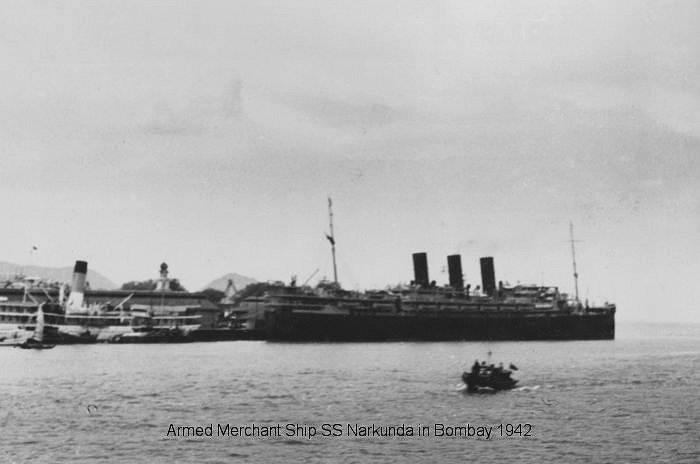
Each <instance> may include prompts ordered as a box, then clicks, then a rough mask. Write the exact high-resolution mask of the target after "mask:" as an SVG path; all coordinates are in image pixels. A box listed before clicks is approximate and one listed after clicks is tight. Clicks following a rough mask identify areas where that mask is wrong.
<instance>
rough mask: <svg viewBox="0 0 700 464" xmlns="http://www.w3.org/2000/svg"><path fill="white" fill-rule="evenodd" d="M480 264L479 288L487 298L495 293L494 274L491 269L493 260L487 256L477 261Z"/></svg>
mask: <svg viewBox="0 0 700 464" xmlns="http://www.w3.org/2000/svg"><path fill="white" fill-rule="evenodd" d="M479 261H480V262H481V287H482V288H483V289H484V293H486V294H487V295H488V296H493V295H494V293H496V272H495V271H494V268H493V258H492V257H490V256H487V257H485V258H481V259H480V260H479Z"/></svg>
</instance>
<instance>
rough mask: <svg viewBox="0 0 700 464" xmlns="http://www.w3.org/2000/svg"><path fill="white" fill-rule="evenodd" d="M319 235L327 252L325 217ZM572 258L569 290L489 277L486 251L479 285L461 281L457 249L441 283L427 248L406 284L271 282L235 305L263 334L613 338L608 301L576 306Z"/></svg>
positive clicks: (353, 338)
mask: <svg viewBox="0 0 700 464" xmlns="http://www.w3.org/2000/svg"><path fill="white" fill-rule="evenodd" d="M329 216H330V225H331V228H330V230H331V232H330V235H327V238H328V240H329V241H330V243H331V246H332V251H333V257H334V258H335V237H334V236H333V215H332V210H331V202H330V199H329ZM571 234H572V239H571V244H572V256H573V258H574V259H573V262H574V279H575V282H576V295H575V297H574V298H569V296H568V295H567V294H565V293H562V292H560V291H559V289H558V288H557V287H548V286H540V285H516V286H508V285H504V284H503V283H502V282H498V283H496V277H495V270H494V260H493V257H483V258H481V259H480V267H481V286H480V287H476V288H474V289H472V287H471V286H470V285H465V283H464V279H463V275H462V262H461V256H460V255H451V256H448V257H447V267H448V272H449V285H446V286H437V285H436V283H435V282H434V281H433V282H431V281H430V279H429V275H428V265H427V254H426V253H414V254H413V266H414V280H413V281H412V282H411V284H410V285H406V286H400V287H395V288H391V289H389V290H381V291H366V292H350V291H346V290H343V289H341V288H340V286H339V285H338V280H337V271H336V267H335V259H334V281H333V282H321V284H319V286H317V287H316V288H310V287H305V286H302V287H297V286H296V285H295V283H294V282H292V284H291V285H271V286H268V288H266V291H265V293H263V294H261V295H256V296H254V297H251V298H248V299H246V300H245V301H244V302H243V303H242V307H243V308H246V307H247V308H249V314H251V315H256V316H257V318H258V319H259V320H263V319H264V326H265V330H266V338H267V339H268V340H288V341H389V340H397V341H403V340H406V341H409V340H415V341H438V340H576V339H578V340H587V339H613V338H614V337H615V305H614V304H609V303H606V304H604V305H602V306H595V307H593V306H589V305H588V303H587V302H586V303H585V304H582V303H581V301H580V300H579V298H578V274H577V272H576V264H575V263H576V259H575V252H574V249H573V243H574V240H573V226H572V230H571Z"/></svg>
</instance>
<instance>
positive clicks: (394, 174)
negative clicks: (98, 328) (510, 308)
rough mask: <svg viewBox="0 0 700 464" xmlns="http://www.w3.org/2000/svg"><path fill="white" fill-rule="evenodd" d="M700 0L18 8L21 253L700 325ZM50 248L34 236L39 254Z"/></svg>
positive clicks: (9, 135) (7, 25)
mask: <svg viewBox="0 0 700 464" xmlns="http://www.w3.org/2000/svg"><path fill="white" fill-rule="evenodd" d="M698 20H700V3H698V2H690V1H677V2H665V1H652V2H641V1H608V2H585V3H584V2H549V1H532V2H520V1H510V2H502V1H483V2H481V1H473V2H464V1H454V2H453V1H410V0H402V1H389V0H386V1H372V2H364V1H358V2H341V1H328V0H323V1H312V0H301V1H298V2H288V1H260V0H256V1H244V0H241V1H235V2H230V1H201V0H198V1H158V0H152V1H145V2H144V1H119V2H113V1H74V2H50V1H39V0H34V1H7V2H4V3H3V14H2V15H1V16H0V63H1V64H2V69H3V72H2V73H0V102H1V103H0V157H1V163H0V195H1V197H2V198H3V199H4V202H3V204H4V208H3V210H2V215H3V218H4V220H3V221H2V224H3V227H2V233H1V234H0V260H3V261H11V262H16V263H29V264H34V265H44V266H66V265H71V264H72V263H73V262H74V261H75V260H77V259H84V260H87V261H88V263H89V267H90V268H92V269H95V270H97V271H98V272H100V273H102V274H104V275H106V276H107V277H109V278H110V279H112V280H113V281H115V282H117V283H122V282H126V281H129V280H135V279H147V278H154V277H155V276H156V275H157V272H158V269H159V265H160V263H161V262H163V261H165V262H167V263H168V264H169V267H170V271H171V276H172V277H177V278H179V279H180V280H181V281H182V283H183V284H184V285H185V286H186V287H187V288H188V289H191V290H198V289H201V288H202V287H203V286H204V285H206V284H207V283H208V282H210V281H211V280H213V279H215V278H217V277H220V276H221V275H223V274H225V273H228V272H236V273H239V274H242V275H246V276H250V277H253V278H255V279H258V280H285V281H288V280H289V279H290V277H291V276H292V275H297V276H298V278H299V280H300V281H302V282H303V281H305V280H306V279H307V278H309V276H311V275H312V274H314V272H315V271H316V269H318V272H316V274H314V275H313V277H312V280H311V282H312V283H313V282H315V281H316V280H318V278H321V277H324V276H325V277H328V278H332V262H331V258H330V248H329V244H328V242H327V241H326V239H325V236H324V234H325V233H326V232H328V209H327V207H328V205H327V201H328V200H327V198H328V196H331V197H332V199H333V207H334V219H335V234H336V242H337V249H338V272H339V280H340V282H341V284H342V285H343V286H344V287H346V288H351V289H354V288H358V289H364V288H377V287H385V286H386V285H390V284H396V283H399V282H408V281H410V280H411V279H412V278H413V270H412V261H411V254H412V253H414V252H427V253H428V259H429V267H430V274H431V279H435V280H436V281H438V283H445V282H447V279H448V277H447V274H446V272H445V267H446V256H447V255H449V254H461V255H462V262H463V268H464V274H465V278H466V280H467V281H468V282H472V283H473V285H476V284H479V280H480V277H479V269H478V258H479V257H481V256H493V257H494V260H495V268H496V278H497V280H503V281H504V282H509V283H512V284H514V283H517V282H521V283H543V284H547V285H556V286H559V287H560V288H561V289H562V290H563V291H566V292H573V277H572V273H573V271H572V263H571V247H570V243H569V242H568V240H569V222H570V221H571V222H573V224H574V227H575V229H574V230H575V236H576V239H577V240H579V241H578V242H576V258H577V264H578V271H579V274H580V279H579V287H580V293H581V297H582V298H589V299H590V300H591V301H592V302H597V303H602V302H604V301H614V302H615V303H616V304H617V306H618V320H635V321H637V320H638V321H667V322H700V305H698V301H699V298H698V290H697V288H698V287H697V280H698V277H700V259H698V258H700V240H698V238H700V188H699V181H698V179H700V158H699V155H700V28H698V27H697V24H698ZM32 247H37V250H36V251H32Z"/></svg>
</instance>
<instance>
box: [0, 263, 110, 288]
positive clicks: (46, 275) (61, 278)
mask: <svg viewBox="0 0 700 464" xmlns="http://www.w3.org/2000/svg"><path fill="white" fill-rule="evenodd" d="M17 274H24V275H25V276H27V277H40V278H42V279H44V280H49V281H55V282H65V283H67V284H69V285H70V283H71V281H72V280H73V266H66V267H42V266H21V265H19V264H14V263H7V262H4V261H0V280H6V279H12V278H13V277H14V276H15V275H17ZM86 280H87V282H89V283H90V289H92V290H114V289H117V288H119V285H117V284H115V283H114V282H112V281H111V280H109V279H108V278H107V277H105V276H103V275H102V274H100V273H99V272H97V271H95V270H93V269H90V268H88V273H87V279H86Z"/></svg>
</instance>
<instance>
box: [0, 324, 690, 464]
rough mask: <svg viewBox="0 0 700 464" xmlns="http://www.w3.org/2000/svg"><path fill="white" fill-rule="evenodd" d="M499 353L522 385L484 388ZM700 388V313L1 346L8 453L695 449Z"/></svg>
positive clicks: (581, 457) (11, 458)
mask: <svg viewBox="0 0 700 464" xmlns="http://www.w3.org/2000/svg"><path fill="white" fill-rule="evenodd" d="M489 352H490V353H491V361H492V362H494V363H498V362H503V363H504V364H505V365H506V366H508V364H510V363H513V364H515V365H516V366H517V367H518V368H519V370H518V371H516V372H514V377H515V378H517V379H518V380H519V388H517V389H515V390H513V391H509V392H500V393H496V394H467V393H466V392H465V391H464V389H463V385H462V384H461V380H460V377H461V374H462V372H463V371H464V370H469V369H470V367H471V365H472V364H473V363H474V360H475V359H479V360H486V359H488V353H489ZM698 397H700V326H699V325H685V326H680V325H643V324H624V323H619V324H618V333H617V337H616V340H607V341H568V342H493V343H486V342H446V343H427V342H426V343H266V342H251V341H238V342H218V343H190V344H160V345H104V344H99V345H82V346H77V345H76V346H57V347H56V348H54V349H52V350H43V351H41V350H37V351H34V350H21V349H14V348H2V349H0V462H18V463H23V462H33V463H41V462H46V463H55V462H70V463H92V462H124V463H127V462H128V463H131V462H149V463H166V462H167V463H174V462H201V463H216V462H262V463H265V462H289V461H299V462H302V461H303V462H324V463H325V462H342V463H347V462H373V461H376V462H426V461H428V460H434V461H438V462H459V463H464V462H468V461H472V462H480V463H481V462H502V461H504V460H509V461H512V462H543V463H549V462H551V463H563V462H566V463H570V462H673V463H682V462H688V463H695V462H700V454H699V453H700V400H698ZM263 430H264V431H265V432H261V431H263ZM409 430H410V434H409ZM487 433H488V436H487Z"/></svg>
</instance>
